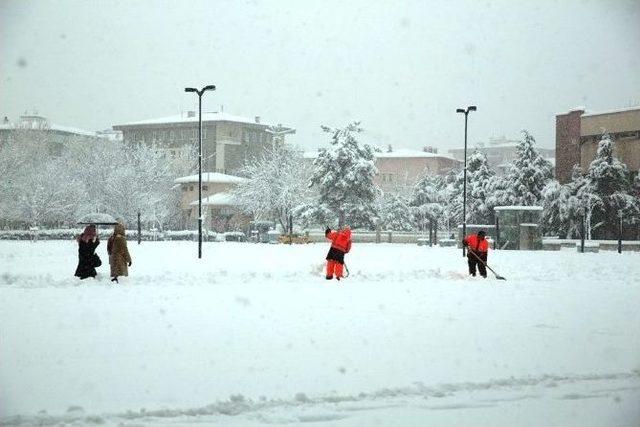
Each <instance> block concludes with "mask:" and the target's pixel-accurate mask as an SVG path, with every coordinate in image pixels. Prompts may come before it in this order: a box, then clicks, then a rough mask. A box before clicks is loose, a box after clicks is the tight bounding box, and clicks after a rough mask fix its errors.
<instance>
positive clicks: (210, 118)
mask: <svg viewBox="0 0 640 427" xmlns="http://www.w3.org/2000/svg"><path fill="white" fill-rule="evenodd" d="M197 122H198V114H197V113H196V114H195V115H194V116H191V117H189V115H188V114H184V113H183V114H177V115H174V116H168V117H160V118H155V119H147V120H140V121H137V122H129V123H124V124H121V125H114V126H113V127H114V128H116V127H119V126H139V125H161V124H168V123H197ZM202 122H203V123H204V122H236V123H251V124H253V125H259V126H273V124H271V123H266V122H263V121H262V120H260V122H259V123H258V122H257V121H256V119H251V118H248V117H242V116H234V115H232V114H228V113H223V112H217V111H211V112H203V113H202Z"/></svg>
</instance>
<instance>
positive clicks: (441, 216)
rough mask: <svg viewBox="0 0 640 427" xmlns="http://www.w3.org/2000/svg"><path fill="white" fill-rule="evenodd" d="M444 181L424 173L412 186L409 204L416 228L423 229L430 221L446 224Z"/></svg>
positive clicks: (436, 223)
mask: <svg viewBox="0 0 640 427" xmlns="http://www.w3.org/2000/svg"><path fill="white" fill-rule="evenodd" d="M444 187H445V182H444V180H443V179H442V177H439V176H433V175H424V176H423V177H422V178H421V179H420V180H418V182H417V183H416V185H415V186H414V188H413V193H412V194H411V198H410V201H409V205H410V206H411V209H412V211H413V220H414V222H415V224H416V226H417V227H418V229H420V230H422V231H424V230H426V229H427V228H428V226H429V224H430V223H435V225H438V224H441V225H443V226H447V228H448V225H449V224H448V223H446V222H447V221H446V220H447V216H446V214H447V210H446V196H445V193H444V191H443V190H444Z"/></svg>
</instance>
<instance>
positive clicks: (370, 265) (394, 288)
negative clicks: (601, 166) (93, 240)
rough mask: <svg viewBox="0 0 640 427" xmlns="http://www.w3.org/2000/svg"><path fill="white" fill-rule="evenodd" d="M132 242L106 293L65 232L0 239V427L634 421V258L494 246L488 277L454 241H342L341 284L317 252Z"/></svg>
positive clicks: (638, 356) (637, 413)
mask: <svg viewBox="0 0 640 427" xmlns="http://www.w3.org/2000/svg"><path fill="white" fill-rule="evenodd" d="M130 249H131V252H132V256H133V259H134V263H133V267H132V269H131V274H132V276H131V277H130V278H129V279H128V280H127V281H126V283H124V284H122V285H119V286H113V285H111V284H110V282H108V280H107V279H106V277H105V278H101V279H99V280H95V281H83V282H82V283H80V282H79V281H76V280H74V279H73V278H71V277H70V275H71V274H72V273H73V270H74V268H75V264H74V263H75V247H74V245H73V242H40V243H38V244H35V245H34V244H29V243H26V242H0V301H1V304H2V305H1V306H0V325H1V326H0V338H1V340H2V346H1V347H0V420H2V421H3V422H4V423H5V424H9V423H18V424H19V423H20V422H23V423H25V424H29V423H35V422H38V423H44V424H57V423H59V422H69V421H71V420H73V419H78V420H83V421H84V422H89V423H90V422H98V421H101V422H103V423H106V424H116V425H117V424H119V423H120V422H124V423H125V424H126V423H131V425H154V424H164V423H167V424H171V425H181V424H180V423H184V425H187V424H189V425H191V424H193V423H194V422H206V423H215V424H217V425H264V424H276V425H277V424H290V423H293V424H295V423H302V422H307V421H308V422H316V423H320V425H336V426H338V425H340V426H345V425H346V426H351V425H374V424H376V423H378V424H379V425H424V424H425V422H426V421H429V422H433V423H434V424H435V425H461V424H462V425H487V426H490V425H493V426H495V425H532V426H533V425H541V424H544V425H558V426H561V425H562V426H564V425H594V426H596V425H620V426H637V425H638V421H639V420H640V409H639V408H640V405H638V403H640V331H639V330H638V328H637V325H639V324H640V312H639V311H638V310H637V304H638V301H640V279H639V278H638V266H639V265H640V259H639V258H640V257H639V256H638V254H633V253H628V254H622V255H618V254H616V253H601V254H576V253H575V251H568V250H567V251H561V252H537V253H532V252H528V253H525V252H522V253H518V252H498V253H493V254H492V255H491V257H490V261H491V263H492V265H493V266H494V267H495V268H496V270H497V271H498V272H500V274H502V275H504V276H506V277H507V278H508V281H507V282H500V281H497V280H494V279H487V280H482V279H471V278H468V277H466V275H465V274H464V273H465V262H464V259H463V258H462V257H461V254H460V252H459V251H457V250H455V249H451V248H425V247H416V246H412V245H387V244H382V245H374V244H371V245H358V246H356V247H354V251H353V253H352V254H349V256H348V259H347V262H348V264H349V269H350V270H351V273H352V276H351V277H350V278H349V279H347V280H346V281H345V282H344V283H343V284H340V285H338V284H337V283H336V282H326V281H325V280H324V279H323V278H322V272H321V266H322V260H323V258H324V255H325V253H326V246H325V245H307V246H292V247H289V246H268V245H252V244H231V243H229V244H215V243H211V244H205V246H204V257H205V258H204V259H203V260H201V261H198V260H197V259H195V254H196V250H197V248H196V244H194V243H187V242H172V243H169V242H158V243H143V244H142V245H141V246H138V245H135V244H131V245H130ZM99 250H100V251H104V247H103V245H101V246H100V247H99ZM100 254H101V256H102V257H103V259H106V255H105V254H103V253H102V252H100ZM101 270H102V272H103V273H105V272H106V269H105V268H104V267H103V268H101ZM80 408H82V409H80ZM42 410H44V411H46V413H41V414H39V415H38V412H39V411H42ZM18 414H20V415H21V418H20V420H21V421H20V420H19V419H16V418H15V416H16V415H18ZM231 415H232V416H231ZM469 416H472V417H473V418H472V421H469V418H468V417H469ZM461 420H464V422H462V423H461ZM523 420H527V421H523ZM316 425H318V424H316Z"/></svg>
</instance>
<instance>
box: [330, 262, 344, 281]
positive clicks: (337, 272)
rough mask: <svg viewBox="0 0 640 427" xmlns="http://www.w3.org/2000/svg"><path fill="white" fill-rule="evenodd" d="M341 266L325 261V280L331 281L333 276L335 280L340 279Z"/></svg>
mask: <svg viewBox="0 0 640 427" xmlns="http://www.w3.org/2000/svg"><path fill="white" fill-rule="evenodd" d="M342 268H343V265H342V264H341V263H339V262H338V261H334V260H332V259H328V260H327V279H332V278H333V276H334V274H335V276H336V278H338V277H339V278H342Z"/></svg>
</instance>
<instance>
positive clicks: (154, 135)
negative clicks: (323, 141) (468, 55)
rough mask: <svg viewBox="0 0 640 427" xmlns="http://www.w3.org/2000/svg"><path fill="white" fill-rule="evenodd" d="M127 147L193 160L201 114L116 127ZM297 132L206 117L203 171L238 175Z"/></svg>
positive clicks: (230, 118) (215, 114) (244, 120)
mask: <svg viewBox="0 0 640 427" xmlns="http://www.w3.org/2000/svg"><path fill="white" fill-rule="evenodd" d="M113 129H114V130H117V131H121V132H122V133H123V137H124V142H125V143H144V144H148V145H153V146H155V147H156V148H157V149H159V150H162V151H166V152H167V153H168V154H169V155H170V156H173V157H175V156H190V157H193V155H194V153H197V151H198V114H197V112H195V111H188V112H187V113H184V114H179V115H176V116H171V117H164V118H159V119H150V120H143V121H139V122H132V123H126V124H121V125H114V126H113ZM294 132H295V129H293V128H289V127H284V126H282V125H280V124H278V125H271V124H268V123H263V122H262V121H261V120H260V117H259V116H256V117H255V118H254V119H249V118H245V117H240V116H234V115H231V114H227V113H224V112H207V113H203V114H202V167H203V169H206V170H210V171H215V172H218V173H237V171H238V170H239V169H240V168H241V167H242V166H243V164H244V163H245V161H246V160H248V159H250V158H252V157H256V156H258V155H260V154H261V153H262V152H263V151H264V149H265V147H267V146H269V145H270V144H272V143H274V141H279V142H284V135H285V134H290V133H294Z"/></svg>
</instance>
